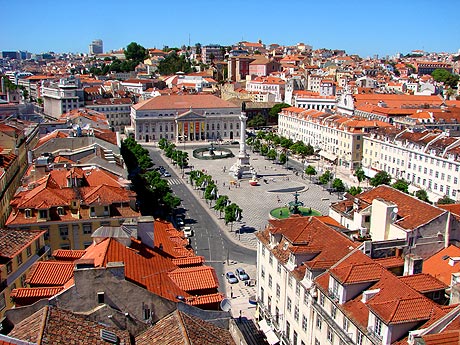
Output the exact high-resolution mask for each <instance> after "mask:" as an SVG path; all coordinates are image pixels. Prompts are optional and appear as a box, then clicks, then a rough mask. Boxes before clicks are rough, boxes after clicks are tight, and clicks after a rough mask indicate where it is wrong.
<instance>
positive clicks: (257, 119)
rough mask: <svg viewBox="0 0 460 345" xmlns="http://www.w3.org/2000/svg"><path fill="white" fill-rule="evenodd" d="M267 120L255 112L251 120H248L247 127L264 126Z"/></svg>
mask: <svg viewBox="0 0 460 345" xmlns="http://www.w3.org/2000/svg"><path fill="white" fill-rule="evenodd" d="M266 123H267V121H266V120H265V117H263V115H262V114H257V115H256V116H254V117H253V118H252V119H251V120H249V121H248V127H253V128H259V127H262V126H265V125H266Z"/></svg>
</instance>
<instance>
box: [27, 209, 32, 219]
mask: <svg viewBox="0 0 460 345" xmlns="http://www.w3.org/2000/svg"><path fill="white" fill-rule="evenodd" d="M25 215H26V218H30V217H32V210H31V209H30V208H27V209H26V211H25Z"/></svg>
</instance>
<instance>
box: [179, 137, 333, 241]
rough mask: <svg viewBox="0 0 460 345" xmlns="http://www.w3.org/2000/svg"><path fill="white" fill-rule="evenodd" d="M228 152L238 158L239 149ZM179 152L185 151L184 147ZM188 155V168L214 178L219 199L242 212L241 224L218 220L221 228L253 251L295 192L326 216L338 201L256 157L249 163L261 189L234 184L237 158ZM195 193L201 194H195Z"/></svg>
mask: <svg viewBox="0 0 460 345" xmlns="http://www.w3.org/2000/svg"><path fill="white" fill-rule="evenodd" d="M227 148H230V149H231V150H232V152H233V153H234V154H235V155H237V154H238V150H239V147H238V146H233V147H227ZM180 149H181V150H184V148H183V147H181V148H180ZM185 151H187V152H188V154H189V165H192V166H193V167H194V170H202V171H204V172H206V173H207V174H208V175H211V176H212V177H213V179H214V181H215V182H216V184H217V186H218V193H219V195H227V196H228V197H229V199H230V201H231V202H234V203H236V204H237V205H238V206H239V207H240V208H241V209H242V210H243V218H242V220H241V221H240V222H236V223H235V224H233V226H232V227H231V226H230V225H225V224H224V221H223V220H219V222H220V223H221V225H222V228H223V229H227V231H228V233H229V235H230V236H231V237H233V238H234V239H235V240H236V241H238V242H240V243H241V244H242V245H245V246H248V247H251V248H254V249H255V247H256V239H255V235H254V234H255V232H256V231H259V230H262V229H264V228H265V227H266V226H267V224H268V219H269V213H270V211H271V210H272V209H274V208H277V207H280V206H284V205H286V204H288V203H289V202H291V201H294V191H296V190H299V192H298V193H299V196H298V200H299V201H301V202H303V204H304V206H305V207H311V208H313V209H315V210H318V211H319V212H321V213H322V214H323V215H327V214H328V208H329V204H330V203H331V202H335V201H337V200H338V196H337V194H336V193H333V194H329V192H327V191H325V190H323V188H322V187H321V186H319V185H316V184H313V183H310V181H309V179H308V178H307V177H305V178H302V176H301V174H299V175H297V176H296V174H295V173H294V172H293V171H292V170H288V169H286V168H285V167H283V166H280V165H277V164H273V163H272V162H270V161H268V160H266V159H265V158H264V157H262V156H260V155H258V154H255V153H254V154H250V162H251V165H252V166H253V167H254V168H255V170H256V172H257V173H258V175H260V176H261V178H260V179H259V185H258V186H251V185H249V180H248V179H243V180H239V181H237V182H236V184H235V183H231V182H232V181H235V179H234V178H232V176H230V175H229V173H228V171H229V168H230V167H231V166H232V165H233V164H234V163H235V162H236V158H235V157H233V158H226V159H218V160H200V159H196V158H194V157H193V154H192V151H193V150H192V148H191V147H188V146H186V147H185ZM187 171H188V170H187ZM185 179H187V175H185ZM264 181H265V182H264ZM187 182H188V181H187ZM195 193H199V192H198V191H195ZM200 195H201V193H200ZM210 212H213V213H214V214H215V215H216V217H217V216H218V214H217V213H216V212H214V211H212V210H210ZM231 228H232V230H231Z"/></svg>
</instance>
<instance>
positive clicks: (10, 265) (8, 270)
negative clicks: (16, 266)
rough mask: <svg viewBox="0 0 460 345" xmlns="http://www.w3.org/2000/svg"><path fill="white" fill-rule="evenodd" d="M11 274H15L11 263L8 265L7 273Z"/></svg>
mask: <svg viewBox="0 0 460 345" xmlns="http://www.w3.org/2000/svg"><path fill="white" fill-rule="evenodd" d="M11 272H13V263H12V262H11V261H10V262H8V263H7V264H6V273H7V274H10V273H11Z"/></svg>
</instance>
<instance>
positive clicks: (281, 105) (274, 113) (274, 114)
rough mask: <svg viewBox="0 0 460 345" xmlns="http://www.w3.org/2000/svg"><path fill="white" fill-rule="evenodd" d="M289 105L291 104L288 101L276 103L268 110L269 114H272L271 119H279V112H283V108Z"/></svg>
mask: <svg viewBox="0 0 460 345" xmlns="http://www.w3.org/2000/svg"><path fill="white" fill-rule="evenodd" d="M289 107H290V105H289V104H287V103H279V104H275V105H274V106H273V107H272V108H271V109H270V111H269V112H268V115H269V116H270V118H271V119H274V120H275V119H276V120H278V113H279V112H281V109H283V108H289Z"/></svg>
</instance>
